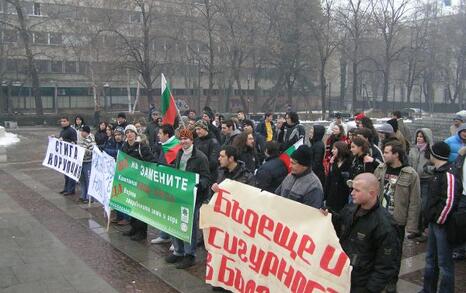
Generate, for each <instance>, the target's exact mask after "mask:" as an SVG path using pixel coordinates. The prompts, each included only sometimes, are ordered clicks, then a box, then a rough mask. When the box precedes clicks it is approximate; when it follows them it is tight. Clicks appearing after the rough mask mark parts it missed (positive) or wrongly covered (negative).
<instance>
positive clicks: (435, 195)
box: [423, 163, 462, 225]
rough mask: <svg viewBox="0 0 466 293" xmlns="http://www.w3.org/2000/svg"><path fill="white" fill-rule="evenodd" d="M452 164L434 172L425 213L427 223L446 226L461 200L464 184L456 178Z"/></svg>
mask: <svg viewBox="0 0 466 293" xmlns="http://www.w3.org/2000/svg"><path fill="white" fill-rule="evenodd" d="M452 167H453V165H451V164H448V163H447V164H444V165H442V166H440V167H439V168H435V169H434V171H433V177H432V179H431V180H430V184H429V194H428V196H427V204H426V207H425V210H424V211H423V213H424V217H425V220H426V222H429V223H436V224H439V225H443V224H445V222H446V221H447V219H448V216H449V215H450V214H451V212H452V211H454V210H455V209H456V207H457V205H458V202H459V200H460V198H461V191H462V188H461V186H462V182H461V181H460V178H459V177H458V176H455V174H454V173H455V172H454V169H453V168H452Z"/></svg>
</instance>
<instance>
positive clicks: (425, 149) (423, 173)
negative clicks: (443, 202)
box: [408, 128, 433, 242]
mask: <svg viewBox="0 0 466 293" xmlns="http://www.w3.org/2000/svg"><path fill="white" fill-rule="evenodd" d="M415 142H416V144H415V145H414V146H413V147H411V151H410V152H409V164H410V165H411V166H412V167H413V168H414V169H415V170H416V172H417V174H418V175H419V179H420V184H421V213H420V216H419V232H418V233H417V234H416V233H413V236H417V238H416V241H419V242H425V241H426V240H427V238H426V237H425V236H424V235H423V232H424V229H425V228H427V224H426V223H425V222H424V216H423V214H422V211H424V210H425V208H426V204H427V196H428V193H429V184H430V180H432V174H431V172H429V168H433V166H432V163H431V162H430V152H429V148H430V146H431V145H432V143H433V139H432V131H431V130H430V129H429V128H421V129H418V130H417V131H416V141H415ZM408 238H409V236H408Z"/></svg>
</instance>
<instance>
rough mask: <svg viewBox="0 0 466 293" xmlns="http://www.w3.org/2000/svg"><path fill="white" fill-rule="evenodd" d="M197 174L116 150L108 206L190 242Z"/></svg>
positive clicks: (197, 180)
mask: <svg viewBox="0 0 466 293" xmlns="http://www.w3.org/2000/svg"><path fill="white" fill-rule="evenodd" d="M198 182H199V174H195V173H190V172H184V171H181V170H177V169H173V168H171V167H167V166H162V165H157V164H154V163H149V162H143V161H139V160H136V159H134V158H132V157H130V156H128V155H127V154H125V153H124V152H119V153H118V157H117V168H116V172H115V177H114V179H113V190H112V198H111V200H110V207H111V208H113V209H116V210H119V211H121V212H123V213H125V214H128V215H130V216H131V217H134V218H137V219H139V220H141V221H143V222H145V223H147V224H149V225H151V226H154V227H155V228H157V229H159V230H162V231H164V232H167V233H168V234H170V235H172V236H174V237H176V238H178V239H181V240H183V241H186V242H191V231H192V227H193V217H194V205H195V203H196V192H197V188H196V185H197V183H198Z"/></svg>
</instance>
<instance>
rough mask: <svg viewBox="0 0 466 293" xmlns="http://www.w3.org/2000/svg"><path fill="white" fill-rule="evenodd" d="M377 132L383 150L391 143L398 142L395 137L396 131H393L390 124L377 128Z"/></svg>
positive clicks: (383, 124)
mask: <svg viewBox="0 0 466 293" xmlns="http://www.w3.org/2000/svg"><path fill="white" fill-rule="evenodd" d="M377 132H378V135H379V141H380V144H379V146H380V148H381V149H383V146H384V145H385V144H386V143H387V142H390V141H398V142H400V141H399V140H398V138H397V137H396V136H395V131H394V130H393V126H391V125H390V124H388V123H382V124H381V125H379V126H377Z"/></svg>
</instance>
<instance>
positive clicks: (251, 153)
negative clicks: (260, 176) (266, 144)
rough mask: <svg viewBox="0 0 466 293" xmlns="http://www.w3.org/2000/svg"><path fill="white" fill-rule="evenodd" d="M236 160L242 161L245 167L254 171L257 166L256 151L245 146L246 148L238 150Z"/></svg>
mask: <svg viewBox="0 0 466 293" xmlns="http://www.w3.org/2000/svg"><path fill="white" fill-rule="evenodd" d="M238 161H241V162H243V163H244V166H245V167H246V169H248V170H249V171H250V172H252V173H254V171H255V170H256V169H257V167H259V159H258V157H257V153H256V151H255V150H254V149H252V148H249V147H246V149H243V150H240V152H239V157H238Z"/></svg>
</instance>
